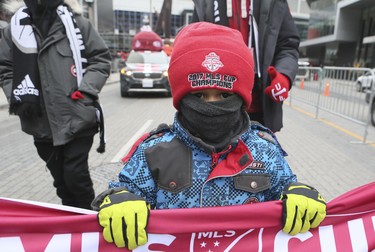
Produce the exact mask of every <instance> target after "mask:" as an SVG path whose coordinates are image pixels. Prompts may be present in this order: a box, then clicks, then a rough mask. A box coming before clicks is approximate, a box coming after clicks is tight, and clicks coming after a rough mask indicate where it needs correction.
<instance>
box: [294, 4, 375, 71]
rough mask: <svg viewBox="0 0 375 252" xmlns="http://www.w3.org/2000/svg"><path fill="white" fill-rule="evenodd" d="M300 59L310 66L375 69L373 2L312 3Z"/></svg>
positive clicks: (374, 14) (374, 16)
mask: <svg viewBox="0 0 375 252" xmlns="http://www.w3.org/2000/svg"><path fill="white" fill-rule="evenodd" d="M309 3H310V8H311V10H310V20H309V27H308V30H307V38H306V39H305V40H302V41H301V44H300V52H301V55H302V57H306V58H308V59H309V60H310V63H311V64H312V65H317V66H322V65H334V66H348V67H353V66H354V67H370V68H374V67H375V4H374V3H375V2H374V0H315V1H314V0H312V1H309Z"/></svg>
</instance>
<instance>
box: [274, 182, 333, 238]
mask: <svg viewBox="0 0 375 252" xmlns="http://www.w3.org/2000/svg"><path fill="white" fill-rule="evenodd" d="M281 200H282V201H283V231H284V233H287V234H290V235H296V234H298V233H305V232H307V231H308V230H309V229H310V228H315V227H317V226H319V224H320V223H321V222H322V221H323V220H324V218H325V217H326V201H325V200H324V199H323V198H322V196H321V195H320V193H319V192H318V191H317V190H316V189H315V188H313V187H311V186H308V185H305V184H302V183H291V184H290V185H289V186H288V188H287V189H286V190H285V191H284V192H283V194H282V196H281Z"/></svg>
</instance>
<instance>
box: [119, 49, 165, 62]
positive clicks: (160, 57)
mask: <svg viewBox="0 0 375 252" xmlns="http://www.w3.org/2000/svg"><path fill="white" fill-rule="evenodd" d="M126 62H127V63H131V64H132V63H133V64H134V63H142V64H168V56H167V55H166V54H165V53H164V52H150V51H145V52H134V51H133V52H131V53H130V54H129V57H128V59H127V61H126Z"/></svg>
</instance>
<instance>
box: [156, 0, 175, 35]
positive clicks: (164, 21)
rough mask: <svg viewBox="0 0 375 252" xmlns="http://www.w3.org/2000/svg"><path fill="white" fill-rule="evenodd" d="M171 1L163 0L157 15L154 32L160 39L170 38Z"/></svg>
mask: <svg viewBox="0 0 375 252" xmlns="http://www.w3.org/2000/svg"><path fill="white" fill-rule="evenodd" d="M171 16H172V0H164V2H163V6H162V7H161V12H160V14H159V17H158V20H157V23H156V28H155V32H156V33H157V34H159V35H160V36H162V37H165V38H170V37H171Z"/></svg>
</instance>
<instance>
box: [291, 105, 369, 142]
mask: <svg viewBox="0 0 375 252" xmlns="http://www.w3.org/2000/svg"><path fill="white" fill-rule="evenodd" d="M286 104H288V105H289V107H291V108H292V109H294V110H297V111H299V112H301V113H303V114H305V115H307V116H310V117H312V118H315V115H314V114H312V113H310V112H307V111H306V110H303V109H302V108H300V107H298V106H295V105H290V103H286ZM317 120H319V121H321V122H322V123H324V124H327V125H328V126H330V127H332V128H335V129H337V130H339V131H341V132H344V133H345V134H347V135H349V136H351V137H354V138H356V139H358V140H360V141H361V142H363V137H361V136H359V135H357V134H356V133H354V132H352V131H350V130H347V129H345V128H342V127H340V126H338V125H336V124H334V123H333V122H330V121H327V120H325V119H321V118H318V119H317ZM369 145H370V146H372V147H375V144H373V143H370V144H369Z"/></svg>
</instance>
